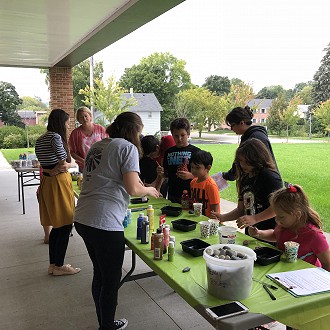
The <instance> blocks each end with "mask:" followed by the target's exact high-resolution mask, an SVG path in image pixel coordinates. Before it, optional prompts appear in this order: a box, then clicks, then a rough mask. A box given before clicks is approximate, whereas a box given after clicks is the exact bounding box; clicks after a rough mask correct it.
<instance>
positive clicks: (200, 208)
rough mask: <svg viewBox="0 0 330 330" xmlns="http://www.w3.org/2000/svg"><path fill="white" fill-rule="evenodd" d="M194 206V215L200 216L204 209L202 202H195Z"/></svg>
mask: <svg viewBox="0 0 330 330" xmlns="http://www.w3.org/2000/svg"><path fill="white" fill-rule="evenodd" d="M193 207H194V215H195V216H196V217H199V216H200V215H202V211H203V204H202V203H193Z"/></svg>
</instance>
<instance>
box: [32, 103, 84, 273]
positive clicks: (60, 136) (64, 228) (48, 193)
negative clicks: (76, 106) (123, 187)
mask: <svg viewBox="0 0 330 330" xmlns="http://www.w3.org/2000/svg"><path fill="white" fill-rule="evenodd" d="M69 119H70V117H69V114H68V113H66V112H65V111H63V110H61V109H54V110H53V111H52V112H51V113H50V115H49V118H48V126H47V132H46V133H45V134H43V135H42V136H40V137H39V138H38V140H37V141H36V146H35V152H36V155H37V157H38V160H39V162H40V165H41V166H42V169H43V176H42V179H41V183H40V194H39V212H40V222H41V224H42V225H43V226H52V230H51V232H50V235H49V267H48V274H52V275H55V276H58V275H73V274H76V273H78V272H79V271H80V268H74V267H72V266H71V265H64V258H65V253H66V250H67V246H68V243H69V236H70V232H71V229H72V223H73V211H74V194H73V188H72V180H71V175H70V173H69V172H68V169H69V168H70V163H71V156H70V153H69V151H68V143H67V131H68V128H69V126H70V122H69Z"/></svg>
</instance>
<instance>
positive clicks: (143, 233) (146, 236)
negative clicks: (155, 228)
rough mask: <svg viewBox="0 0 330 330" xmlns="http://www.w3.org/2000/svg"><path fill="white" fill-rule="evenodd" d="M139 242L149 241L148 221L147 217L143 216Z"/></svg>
mask: <svg viewBox="0 0 330 330" xmlns="http://www.w3.org/2000/svg"><path fill="white" fill-rule="evenodd" d="M141 243H142V244H148V243H149V221H148V217H144V220H143V221H142V229H141Z"/></svg>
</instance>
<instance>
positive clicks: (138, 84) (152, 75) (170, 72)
mask: <svg viewBox="0 0 330 330" xmlns="http://www.w3.org/2000/svg"><path fill="white" fill-rule="evenodd" d="M185 65H186V62H185V61H183V60H179V59H177V58H176V57H174V56H173V55H171V54H170V53H168V52H166V53H153V54H151V55H150V56H148V57H143V58H142V59H141V61H140V63H139V64H137V65H133V66H132V67H130V68H126V69H125V71H124V74H123V75H122V76H121V78H120V80H119V85H120V86H121V87H123V88H125V89H126V90H127V91H128V90H130V88H133V90H134V92H137V93H154V94H155V96H156V98H157V99H158V101H159V103H160V104H161V106H162V107H163V113H162V117H161V121H162V122H161V127H162V129H163V130H165V129H168V127H169V121H168V120H169V119H170V117H171V116H166V113H167V112H168V111H170V112H171V110H172V113H171V115H172V114H173V113H174V111H173V109H174V96H175V95H176V94H177V93H179V92H180V91H182V90H185V89H188V88H190V87H191V86H192V84H191V81H190V74H189V73H188V72H187V71H186V70H185ZM165 119H166V120H165Z"/></svg>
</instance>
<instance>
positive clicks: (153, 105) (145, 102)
mask: <svg viewBox="0 0 330 330" xmlns="http://www.w3.org/2000/svg"><path fill="white" fill-rule="evenodd" d="M132 96H133V97H134V98H135V99H136V101H137V105H134V106H132V107H130V111H136V112H143V111H145V112H160V111H163V108H162V106H161V105H160V103H159V102H158V100H157V98H156V96H155V94H154V93H132V94H131V93H124V94H123V95H122V97H123V98H126V99H130V98H131V97H132Z"/></svg>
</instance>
